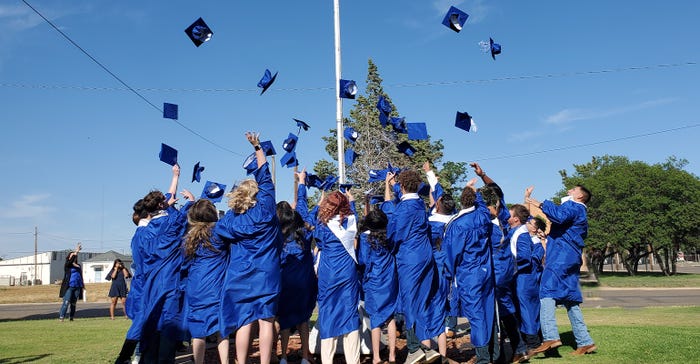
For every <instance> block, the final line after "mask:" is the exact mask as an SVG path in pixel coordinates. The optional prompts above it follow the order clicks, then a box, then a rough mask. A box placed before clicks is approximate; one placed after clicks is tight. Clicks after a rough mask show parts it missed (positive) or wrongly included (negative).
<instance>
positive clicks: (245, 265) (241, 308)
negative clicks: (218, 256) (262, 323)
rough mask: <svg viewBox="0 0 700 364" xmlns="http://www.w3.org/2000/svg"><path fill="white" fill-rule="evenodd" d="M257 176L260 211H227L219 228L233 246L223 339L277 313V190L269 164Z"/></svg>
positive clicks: (223, 305)
mask: <svg viewBox="0 0 700 364" xmlns="http://www.w3.org/2000/svg"><path fill="white" fill-rule="evenodd" d="M253 174H254V175H255V181H256V182H257V183H258V189H259V190H258V194H257V196H256V200H257V203H256V204H255V206H253V207H251V208H250V209H248V210H247V211H246V212H244V213H242V214H239V213H236V212H234V211H233V210H229V211H227V212H226V215H224V217H223V218H222V219H221V220H219V221H218V222H217V223H216V226H215V227H214V233H215V234H216V235H218V236H219V237H220V238H221V239H222V240H223V241H224V243H226V244H230V254H229V262H228V265H227V267H226V277H225V278H224V285H223V291H222V297H221V310H220V312H221V318H220V324H221V325H222V329H221V332H222V333H223V334H224V335H228V334H230V333H231V332H233V331H235V330H237V329H238V328H240V327H243V326H245V325H247V324H250V323H252V322H254V321H256V320H258V319H266V318H270V317H274V316H275V314H276V313H277V304H278V298H279V292H280V249H281V247H282V235H281V233H280V230H279V221H278V220H277V213H276V206H275V186H274V184H273V183H272V177H271V175H270V170H269V166H268V163H267V162H266V163H265V164H263V165H262V166H261V167H259V168H258V169H257V170H255V172H253Z"/></svg>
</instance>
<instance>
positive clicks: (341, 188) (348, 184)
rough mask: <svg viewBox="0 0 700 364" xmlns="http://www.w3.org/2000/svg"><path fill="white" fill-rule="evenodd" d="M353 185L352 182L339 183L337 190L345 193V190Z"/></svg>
mask: <svg viewBox="0 0 700 364" xmlns="http://www.w3.org/2000/svg"><path fill="white" fill-rule="evenodd" d="M353 187H355V184H354V183H341V184H340V185H338V190H339V191H340V192H342V193H345V191H347V190H349V189H351V188H353Z"/></svg>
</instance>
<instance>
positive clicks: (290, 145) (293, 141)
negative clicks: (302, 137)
mask: <svg viewBox="0 0 700 364" xmlns="http://www.w3.org/2000/svg"><path fill="white" fill-rule="evenodd" d="M297 140H299V137H297V136H296V135H294V134H292V133H289V135H288V136H287V139H285V140H284V141H283V142H282V149H284V150H286V151H287V152H293V151H294V149H295V148H296V147H297Z"/></svg>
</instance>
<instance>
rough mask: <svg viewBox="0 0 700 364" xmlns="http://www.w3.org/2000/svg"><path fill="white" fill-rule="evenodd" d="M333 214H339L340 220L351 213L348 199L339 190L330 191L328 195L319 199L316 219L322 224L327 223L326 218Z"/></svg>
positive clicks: (328, 218)
mask: <svg viewBox="0 0 700 364" xmlns="http://www.w3.org/2000/svg"><path fill="white" fill-rule="evenodd" d="M335 215H340V221H343V220H344V219H345V218H346V217H347V216H350V215H352V210H350V201H348V198H347V197H345V195H344V194H342V193H341V192H340V191H333V192H331V194H330V195H328V196H326V198H324V199H323V201H321V205H319V207H318V219H319V220H320V221H321V222H323V223H324V224H328V220H330V219H332V218H333V216H335Z"/></svg>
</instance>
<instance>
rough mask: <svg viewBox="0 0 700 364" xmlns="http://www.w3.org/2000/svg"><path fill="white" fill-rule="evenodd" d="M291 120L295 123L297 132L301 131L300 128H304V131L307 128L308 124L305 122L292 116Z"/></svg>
mask: <svg viewBox="0 0 700 364" xmlns="http://www.w3.org/2000/svg"><path fill="white" fill-rule="evenodd" d="M292 120H294V122H296V123H297V127H298V128H299V131H297V134H299V133H301V129H304V131H308V130H309V128H310V126H309V124H307V123H306V122H304V121H302V120H299V119H294V118H292Z"/></svg>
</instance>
